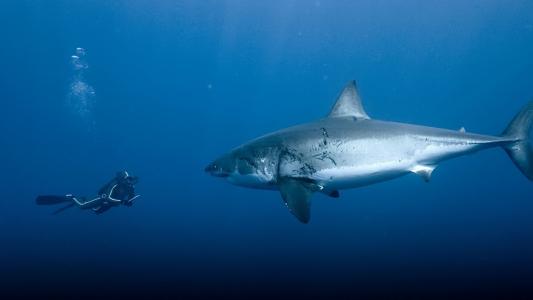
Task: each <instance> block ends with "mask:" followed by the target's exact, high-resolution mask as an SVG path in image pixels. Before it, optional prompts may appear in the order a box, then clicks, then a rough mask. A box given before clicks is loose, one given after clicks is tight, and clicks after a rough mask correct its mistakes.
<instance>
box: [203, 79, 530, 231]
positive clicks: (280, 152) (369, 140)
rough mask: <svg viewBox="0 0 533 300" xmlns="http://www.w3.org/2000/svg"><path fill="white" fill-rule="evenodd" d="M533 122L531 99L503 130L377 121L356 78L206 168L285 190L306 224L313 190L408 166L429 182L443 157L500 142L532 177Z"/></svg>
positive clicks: (329, 190)
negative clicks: (325, 106)
mask: <svg viewBox="0 0 533 300" xmlns="http://www.w3.org/2000/svg"><path fill="white" fill-rule="evenodd" d="M532 124H533V101H531V102H529V103H528V104H527V105H526V106H525V107H524V108H523V109H522V110H521V111H520V112H519V113H518V114H517V115H516V116H515V118H514V119H513V120H512V121H511V123H510V124H509V126H508V127H507V129H505V131H504V132H503V133H502V134H501V135H499V136H490V135H481V134H475V133H470V132H466V131H465V130H464V128H461V129H460V130H447V129H440V128H432V127H425V126H418V125H411V124H404V123H396V122H386V121H378V120H374V119H371V118H370V117H369V116H368V115H367V113H366V112H365V110H364V108H363V105H362V103H361V98H360V97H359V93H358V91H357V87H356V84H355V81H350V82H349V83H348V84H347V85H346V87H345V88H344V90H343V91H342V92H341V94H340V95H339V97H338V99H337V101H336V102H335V105H334V106H333V108H332V109H331V112H330V113H329V115H328V116H327V117H325V118H323V119H320V120H318V121H315V122H311V123H307V124H302V125H297V126H294V127H289V128H286V129H282V130H279V131H276V132H273V133H270V134H267V135H264V136H262V137H259V138H257V139H254V140H252V141H250V142H248V143H245V144H243V145H241V146H239V147H237V148H235V149H233V150H232V151H230V152H229V153H227V154H225V155H223V156H222V157H220V158H218V159H217V160H215V161H214V162H213V163H211V164H209V165H208V166H207V167H206V169H205V171H206V172H209V173H210V174H212V175H214V176H217V177H223V178H225V179H227V180H228V181H229V182H231V183H233V184H236V185H239V186H244V187H249V188H256V189H268V190H279V191H280V193H281V196H282V198H283V201H284V203H285V205H286V206H287V207H288V208H289V210H290V211H291V213H292V214H294V216H296V218H297V219H298V220H299V221H301V222H303V223H308V222H309V219H310V206H311V196H312V195H313V194H314V193H317V192H319V193H324V194H326V195H329V196H331V197H339V190H342V189H349V188H356V187H361V186H365V185H370V184H374V183H378V182H382V181H385V180H390V179H393V178H397V177H400V176H402V175H405V174H409V173H415V174H418V175H420V176H421V177H422V178H423V179H424V180H425V181H429V179H430V177H431V174H432V173H433V170H435V168H436V167H437V166H438V165H439V164H440V163H441V162H442V161H445V160H448V159H451V158H454V157H458V156H462V155H465V154H469V153H473V152H477V151H480V150H484V149H489V148H492V147H502V148H503V149H504V150H505V151H506V152H507V154H508V155H509V156H510V158H511V160H512V161H513V162H514V163H515V165H516V166H517V167H518V169H519V170H520V171H521V172H522V173H523V174H524V175H525V176H526V177H527V178H528V179H529V180H533V147H532V146H531V144H530V142H529V135H530V130H531V127H532Z"/></svg>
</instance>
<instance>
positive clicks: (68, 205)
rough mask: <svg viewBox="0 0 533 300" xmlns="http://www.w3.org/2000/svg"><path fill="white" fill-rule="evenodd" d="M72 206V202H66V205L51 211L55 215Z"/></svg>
mask: <svg viewBox="0 0 533 300" xmlns="http://www.w3.org/2000/svg"><path fill="white" fill-rule="evenodd" d="M73 206H74V203H70V204H67V205H65V206H63V207H61V208H60V209H58V210H56V211H54V212H53V213H52V215H57V214H58V213H60V212H63V211H65V210H67V209H69V208H71V207H73Z"/></svg>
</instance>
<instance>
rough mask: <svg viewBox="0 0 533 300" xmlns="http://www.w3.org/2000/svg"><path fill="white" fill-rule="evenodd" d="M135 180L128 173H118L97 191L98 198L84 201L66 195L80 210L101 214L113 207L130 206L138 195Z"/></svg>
mask: <svg viewBox="0 0 533 300" xmlns="http://www.w3.org/2000/svg"><path fill="white" fill-rule="evenodd" d="M136 183H137V178H136V177H134V176H130V175H129V174H128V172H126V171H124V172H119V173H117V176H116V177H115V178H113V179H112V180H111V181H109V182H108V183H106V184H105V185H104V186H103V187H102V188H100V190H99V191H98V197H96V198H94V199H92V200H86V198H85V197H75V196H72V195H67V197H69V198H70V199H72V201H73V202H74V203H75V204H76V205H77V206H78V207H80V208H82V209H92V210H93V211H94V212H95V213H97V214H101V213H103V212H105V211H107V210H108V209H110V208H111V207H113V206H118V205H120V204H124V205H126V206H132V205H133V200H135V199H136V198H137V197H139V195H135V184H136Z"/></svg>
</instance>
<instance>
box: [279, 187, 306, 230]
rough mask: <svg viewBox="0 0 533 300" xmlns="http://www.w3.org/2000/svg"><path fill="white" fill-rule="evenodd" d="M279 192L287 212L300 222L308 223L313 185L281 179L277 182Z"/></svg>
mask: <svg viewBox="0 0 533 300" xmlns="http://www.w3.org/2000/svg"><path fill="white" fill-rule="evenodd" d="M279 190H280V192H281V197H282V198H283V201H284V202H285V205H286V206H287V207H288V208H289V211H290V212H291V213H292V214H293V215H294V216H295V217H296V218H297V219H298V220H299V221H300V222H302V223H309V219H310V217H311V196H312V195H313V192H314V187H313V185H312V184H310V183H307V182H304V181H301V180H298V179H294V178H283V179H281V180H280V182H279Z"/></svg>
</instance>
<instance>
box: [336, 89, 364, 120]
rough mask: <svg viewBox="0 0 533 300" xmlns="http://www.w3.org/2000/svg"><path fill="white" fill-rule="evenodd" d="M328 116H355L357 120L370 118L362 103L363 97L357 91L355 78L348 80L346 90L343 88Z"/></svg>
mask: <svg viewBox="0 0 533 300" xmlns="http://www.w3.org/2000/svg"><path fill="white" fill-rule="evenodd" d="M328 117H330V118H337V117H354V118H356V119H357V120H366V119H370V117H369V116H368V115H367V114H366V112H365V110H364V108H363V105H362V104H361V97H359V93H358V92H357V85H356V84H355V80H351V81H350V82H348V84H347V85H346V87H345V88H344V90H342V92H341V94H340V95H339V98H337V102H335V105H334V106H333V108H332V109H331V112H330V113H329V115H328Z"/></svg>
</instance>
